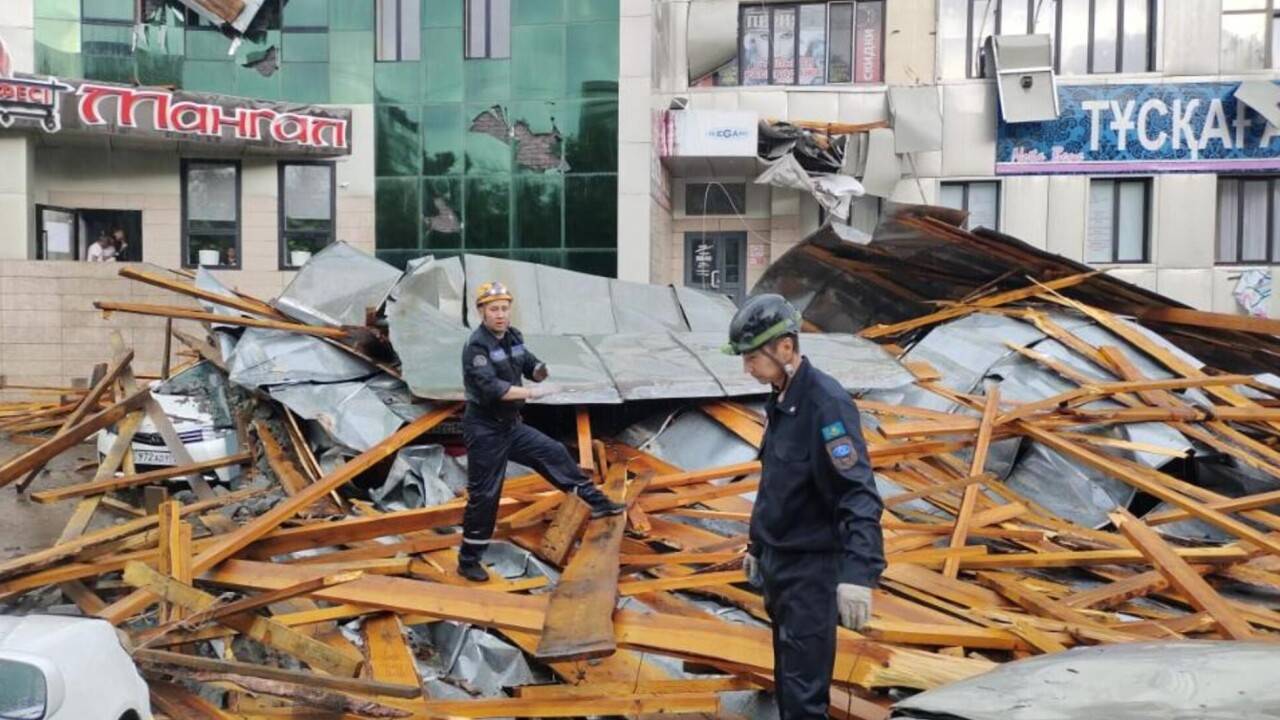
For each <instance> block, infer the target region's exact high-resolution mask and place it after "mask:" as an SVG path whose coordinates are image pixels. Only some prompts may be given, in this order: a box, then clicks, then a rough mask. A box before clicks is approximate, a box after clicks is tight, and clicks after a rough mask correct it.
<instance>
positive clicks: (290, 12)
mask: <svg viewBox="0 0 1280 720" xmlns="http://www.w3.org/2000/svg"><path fill="white" fill-rule="evenodd" d="M338 4H340V5H366V6H367V5H368V4H369V3H367V2H363V1H361V0H356V1H355V2H353V1H352V0H338ZM281 24H282V26H283V27H286V28H327V27H329V0H289V1H288V2H287V3H285V6H284V15H283V17H282V21H281Z"/></svg>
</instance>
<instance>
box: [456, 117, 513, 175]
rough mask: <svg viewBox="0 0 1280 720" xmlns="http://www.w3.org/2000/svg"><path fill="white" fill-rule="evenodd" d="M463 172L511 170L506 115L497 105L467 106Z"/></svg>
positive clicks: (476, 172) (508, 119)
mask: <svg viewBox="0 0 1280 720" xmlns="http://www.w3.org/2000/svg"><path fill="white" fill-rule="evenodd" d="M466 112H467V121H466V122H467V138H466V147H467V174H469V175H489V174H494V173H508V172H511V145H510V144H509V142H508V139H507V138H508V137H509V134H510V132H511V127H510V122H511V121H510V118H509V117H508V115H507V112H506V110H505V109H504V108H503V107H502V106H501V105H493V106H484V105H468V106H467V111H466Z"/></svg>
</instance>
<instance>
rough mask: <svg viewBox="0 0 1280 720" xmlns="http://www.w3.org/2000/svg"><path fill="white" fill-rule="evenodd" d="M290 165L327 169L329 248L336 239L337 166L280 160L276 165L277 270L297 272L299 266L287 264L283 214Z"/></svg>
mask: <svg viewBox="0 0 1280 720" xmlns="http://www.w3.org/2000/svg"><path fill="white" fill-rule="evenodd" d="M291 165H300V166H305V167H326V168H328V169H329V240H328V242H326V243H325V244H324V247H322V248H321V250H323V249H324V248H325V247H329V246H330V245H332V244H333V243H334V242H336V241H337V239H338V166H337V164H336V163H334V162H331V161H327V160H281V161H279V162H277V163H276V175H277V182H278V184H279V185H278V186H279V191H278V192H277V193H276V218H277V235H276V250H277V258H276V260H277V263H278V265H277V268H278V269H279V270H297V269H298V268H300V267H301V266H300V265H293V264H290V262H289V230H288V222H289V218H288V217H287V216H286V214H285V192H286V191H287V190H288V185H287V184H286V183H285V170H286V168H288V167H289V166H291Z"/></svg>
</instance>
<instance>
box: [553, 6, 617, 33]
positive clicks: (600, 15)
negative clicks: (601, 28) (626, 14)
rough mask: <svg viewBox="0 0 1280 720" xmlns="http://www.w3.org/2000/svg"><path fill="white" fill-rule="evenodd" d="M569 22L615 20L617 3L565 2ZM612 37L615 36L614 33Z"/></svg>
mask: <svg viewBox="0 0 1280 720" xmlns="http://www.w3.org/2000/svg"><path fill="white" fill-rule="evenodd" d="M565 5H566V8H565V9H566V11H567V16H568V19H569V20H616V19H618V3H616V2H609V1H608V0H605V1H604V2H601V0H565ZM614 35H617V33H616V32H615V33H614Z"/></svg>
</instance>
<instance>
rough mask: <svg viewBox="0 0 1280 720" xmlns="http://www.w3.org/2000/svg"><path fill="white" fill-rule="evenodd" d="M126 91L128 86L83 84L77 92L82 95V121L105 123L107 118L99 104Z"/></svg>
mask: <svg viewBox="0 0 1280 720" xmlns="http://www.w3.org/2000/svg"><path fill="white" fill-rule="evenodd" d="M125 92H127V89H126V88H116V87H109V86H106V85H93V84H90V83H85V84H84V85H81V86H80V90H79V91H78V92H77V93H76V94H77V95H79V96H80V122H82V123H84V124H85V125H105V124H106V123H107V120H106V118H104V117H103V116H102V113H101V111H100V110H101V108H100V107H99V105H101V104H102V101H103V100H106V99H107V98H111V97H119V96H120V95H122V94H123V93H125Z"/></svg>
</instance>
